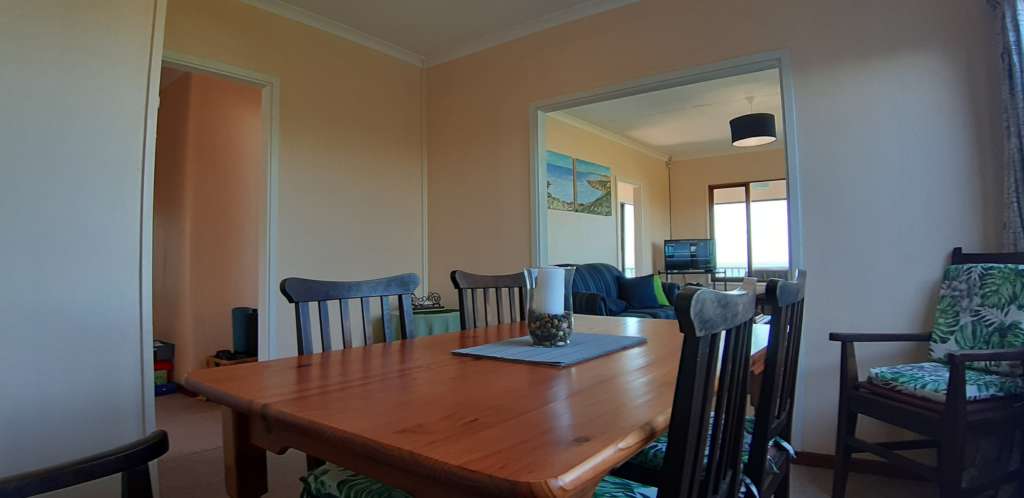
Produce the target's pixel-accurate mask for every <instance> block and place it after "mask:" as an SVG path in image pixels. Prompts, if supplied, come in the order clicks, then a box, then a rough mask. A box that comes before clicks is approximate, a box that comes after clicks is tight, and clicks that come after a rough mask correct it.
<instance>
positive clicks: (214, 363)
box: [206, 356, 257, 368]
mask: <svg viewBox="0 0 1024 498" xmlns="http://www.w3.org/2000/svg"><path fill="white" fill-rule="evenodd" d="M256 360H257V358H256V357H255V356H253V357H251V358H242V359H240V360H222V359H220V358H217V357H216V356H207V357H206V368H216V367H230V366H231V365H241V364H242V363H253V362H255V361H256Z"/></svg>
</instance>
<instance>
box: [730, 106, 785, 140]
mask: <svg viewBox="0 0 1024 498" xmlns="http://www.w3.org/2000/svg"><path fill="white" fill-rule="evenodd" d="M729 128H730V129H731V130H732V144H733V145H735V146H736V147H754V146H757V145H765V144H770V143H772V142H774V141H776V140H777V139H778V138H777V136H776V134H775V115H774V114H769V113H766V112H759V113H754V114H744V115H743V116H739V117H736V118H732V119H731V120H729Z"/></svg>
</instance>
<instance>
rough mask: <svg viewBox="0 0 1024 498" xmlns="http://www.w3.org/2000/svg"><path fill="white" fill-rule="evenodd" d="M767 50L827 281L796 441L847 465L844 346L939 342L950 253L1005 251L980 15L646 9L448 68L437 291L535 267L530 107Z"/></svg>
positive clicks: (815, 254)
mask: <svg viewBox="0 0 1024 498" xmlns="http://www.w3.org/2000/svg"><path fill="white" fill-rule="evenodd" d="M770 50H784V51H786V53H787V54H788V57H789V60H790V61H791V67H790V70H791V72H790V74H789V75H788V76H791V77H792V80H791V81H792V85H793V89H794V97H795V101H794V107H795V109H796V116H795V117H794V118H795V121H794V123H795V130H794V135H793V136H792V137H791V138H792V139H794V140H795V141H796V142H795V144H798V156H797V160H798V167H799V173H800V175H799V181H800V186H801V188H800V191H799V194H800V196H801V200H802V203H803V204H802V214H803V233H804V247H803V249H804V251H805V255H806V257H805V265H806V267H807V269H808V273H809V275H810V281H809V284H808V293H809V297H808V299H807V308H806V309H807V315H806V321H805V324H806V331H805V337H806V340H805V343H804V345H803V347H804V349H803V351H804V354H803V357H802V364H801V368H802V372H801V379H800V386H799V393H798V394H799V401H798V403H799V407H798V410H797V420H796V424H797V427H796V431H795V432H796V434H795V442H796V444H797V445H798V446H799V447H800V448H801V449H804V450H809V451H820V452H831V451H832V446H833V431H834V426H835V424H834V421H835V410H836V385H837V376H836V371H837V366H836V364H837V358H838V354H839V351H838V347H837V346H836V345H834V344H831V343H829V342H828V340H827V332H828V331H830V330H898V331H905V330H924V329H926V327H927V326H928V325H929V324H930V320H929V319H928V316H929V314H930V311H929V310H930V308H931V307H932V305H933V302H934V296H935V293H936V285H937V282H938V279H939V278H940V276H941V272H942V268H943V266H944V265H945V264H946V262H947V260H948V253H949V251H950V249H951V248H952V247H953V246H954V245H964V246H966V247H968V248H971V249H995V248H996V246H997V242H998V239H999V237H998V230H999V226H1000V222H999V220H1000V214H999V208H1000V200H999V199H1000V196H999V185H1000V173H999V171H1000V168H999V158H1000V153H999V150H1000V139H999V137H1000V132H999V117H998V109H999V104H998V95H999V85H998V80H997V77H998V74H999V70H998V51H997V43H996V37H995V28H994V24H993V19H992V18H991V14H990V12H989V8H988V6H987V5H985V4H984V3H983V2H963V1H961V0H905V1H900V2H891V1H887V0H868V1H862V2H818V1H815V0H780V1H776V2H749V1H739V0H725V1H709V0H708V1H695V2H680V1H678V0H644V1H643V2H638V3H635V4H631V5H629V6H626V7H622V8H619V9H615V10H612V11H608V12H605V13H602V14H598V15H595V16H592V17H588V18H586V19H582V20H579V21H575V22H572V23H569V24H565V25H562V26H559V27H556V28H553V29H550V30H546V31H542V32H539V33H535V34H532V35H530V36H527V37H525V38H521V39H519V40H515V41H512V42H509V43H506V44H503V45H499V46H497V47H494V48H492V49H489V50H486V51H483V52H480V53H477V54H473V55H470V56H467V57H464V58H462V59H458V60H455V61H452V62H448V63H445V64H442V65H438V66H434V67H431V68H430V69H428V70H427V80H428V90H427V95H428V116H427V118H428V121H429V126H428V129H429V130H430V133H429V136H428V154H429V158H430V178H429V193H430V194H429V195H430V198H429V201H430V219H429V229H430V237H429V240H430V251H429V252H430V269H431V272H432V275H433V279H434V281H435V282H440V281H443V278H444V277H445V275H446V272H448V271H449V270H450V269H451V268H456V267H464V268H467V269H471V270H473V271H480V272H505V271H514V270H517V269H519V268H521V267H522V266H523V265H525V264H527V263H529V261H530V207H529V199H530V186H529V185H530V181H529V178H530V137H529V120H528V110H529V107H530V105H531V104H533V103H538V102H541V101H545V100H550V99H555V98H558V97H560V96H571V95H578V94H579V93H580V92H586V91H591V90H595V89H600V88H602V87H607V86H609V85H615V84H620V83H623V82H626V81H630V80H635V79H638V78H645V77H650V76H652V75H657V74H662V73H667V72H671V71H678V70H683V69H687V68H694V67H698V66H701V65H705V64H711V63H717V62H720V61H723V60H727V59H731V58H736V57H742V56H746V55H749V54H754V53H759V52H765V51H770ZM907 185H913V186H914V188H913V189H909V190H908V189H907ZM495 220H500V223H495ZM474 227H476V228H482V227H493V229H492V230H489V231H488V234H487V236H486V237H480V236H479V230H477V229H473V228H474ZM879 247H885V248H887V250H886V253H885V255H884V257H882V256H881V255H880V253H879V250H878V248H879ZM892 275H899V278H896V279H893V278H891V276H892ZM883 282H884V284H883ZM863 355H864V360H863V361H864V365H865V366H868V365H871V364H877V363H882V362H886V361H895V360H907V359H911V358H922V357H923V351H920V350H918V349H906V348H904V347H903V346H893V347H891V348H886V349H881V348H870V349H865V350H864V352H863Z"/></svg>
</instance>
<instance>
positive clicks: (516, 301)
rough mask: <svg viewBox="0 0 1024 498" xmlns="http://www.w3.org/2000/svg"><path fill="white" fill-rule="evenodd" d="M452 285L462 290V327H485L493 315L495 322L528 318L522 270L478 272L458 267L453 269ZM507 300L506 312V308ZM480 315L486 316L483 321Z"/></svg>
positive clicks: (460, 291) (524, 280)
mask: <svg viewBox="0 0 1024 498" xmlns="http://www.w3.org/2000/svg"><path fill="white" fill-rule="evenodd" d="M452 285H454V286H455V292H457V293H458V294H459V310H460V312H459V321H460V322H461V324H462V330H469V329H473V328H477V327H486V326H488V325H490V324H491V321H492V320H491V318H492V317H493V319H494V322H495V323H511V322H518V321H522V320H525V319H526V276H524V275H523V274H522V273H510V274H508V275H477V274H475V273H469V272H464V271H461V270H455V271H453V272H452ZM478 294H481V299H480V303H479V304H480V306H478V305H477V304H478V303H477V295H478ZM503 294H504V295H503ZM491 295H493V296H494V299H493V302H494V313H493V314H492V313H491V310H490V303H491V302H492V300H491ZM506 303H507V304H508V312H507V313H505V311H504V310H505V304H506ZM480 308H482V310H480ZM481 315H482V316H481ZM480 318H483V321H481V320H480Z"/></svg>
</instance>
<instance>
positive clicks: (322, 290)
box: [281, 273, 420, 356]
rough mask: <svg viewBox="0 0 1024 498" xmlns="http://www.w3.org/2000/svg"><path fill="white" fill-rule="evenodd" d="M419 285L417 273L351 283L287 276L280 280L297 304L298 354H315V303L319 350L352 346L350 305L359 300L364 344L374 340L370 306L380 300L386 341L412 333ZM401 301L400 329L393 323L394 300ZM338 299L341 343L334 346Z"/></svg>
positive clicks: (287, 297) (404, 337)
mask: <svg viewBox="0 0 1024 498" xmlns="http://www.w3.org/2000/svg"><path fill="white" fill-rule="evenodd" d="M419 285H420V277H419V276H417V275H416V274H415V273H405V274H402V275H395V276H393V277H386V278H378V279H374V280H362V281H352V282H332V281H328V280H309V279H305V278H286V279H284V280H282V281H281V294H283V295H284V297H285V299H287V300H288V302H289V303H292V304H294V305H295V336H296V344H297V345H298V353H299V355H300V356H301V355H305V354H312V353H315V352H316V351H315V350H314V343H313V335H314V332H313V326H312V323H311V321H310V309H309V308H310V305H311V304H314V303H315V304H316V311H317V316H318V318H319V327H318V329H319V334H318V335H319V336H320V350H321V351H334V350H337V349H344V348H350V347H352V344H353V342H352V328H353V324H352V323H351V322H352V321H353V320H352V318H353V316H352V315H353V314H352V313H351V310H350V307H349V304H350V302H351V301H358V303H359V307H360V309H361V313H360V320H359V322H358V323H356V324H355V325H356V326H358V327H359V328H360V329H361V331H362V338H363V344H367V345H368V344H372V343H374V342H375V341H374V337H373V330H374V329H373V323H372V321H371V318H372V312H371V306H375V305H374V304H373V303H374V302H375V301H376V302H378V303H379V309H380V312H381V317H382V318H383V327H384V341H385V342H391V341H395V340H400V339H407V338H409V337H412V336H413V324H412V295H413V292H415V291H416V287H419ZM392 298H394V299H395V300H397V301H398V316H399V327H398V329H399V330H394V328H395V327H394V325H393V324H392V322H391V319H390V316H389V315H390V314H391V304H390V301H391V299H392ZM334 302H337V304H338V309H339V313H340V315H339V321H340V322H341V323H340V325H341V345H340V346H338V347H335V343H334V341H333V340H332V338H331V323H330V305H331V303H334Z"/></svg>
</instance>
